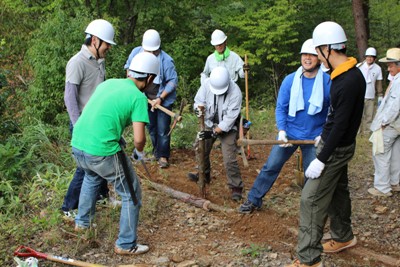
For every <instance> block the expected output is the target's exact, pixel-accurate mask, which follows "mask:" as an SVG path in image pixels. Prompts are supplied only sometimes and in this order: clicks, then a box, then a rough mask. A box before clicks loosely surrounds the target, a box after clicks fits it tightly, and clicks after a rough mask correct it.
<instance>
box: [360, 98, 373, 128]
mask: <svg viewBox="0 0 400 267" xmlns="http://www.w3.org/2000/svg"><path fill="white" fill-rule="evenodd" d="M374 111H375V99H368V98H365V100H364V112H363V116H362V121H361V133H362V134H363V133H370V131H371V130H370V129H369V128H370V127H371V123H372V120H373V119H374Z"/></svg>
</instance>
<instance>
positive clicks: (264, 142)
mask: <svg viewBox="0 0 400 267" xmlns="http://www.w3.org/2000/svg"><path fill="white" fill-rule="evenodd" d="M237 143H238V145H240V146H246V145H250V146H251V145H281V144H293V145H314V144H315V141H314V140H288V141H287V143H286V142H284V141H282V140H251V139H250V140H248V139H242V138H241V139H239V140H238V141H237Z"/></svg>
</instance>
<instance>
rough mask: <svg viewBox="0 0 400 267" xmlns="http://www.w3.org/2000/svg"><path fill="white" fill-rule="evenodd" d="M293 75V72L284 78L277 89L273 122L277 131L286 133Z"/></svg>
mask: <svg viewBox="0 0 400 267" xmlns="http://www.w3.org/2000/svg"><path fill="white" fill-rule="evenodd" d="M294 74H295V72H294V73H292V74H289V75H288V76H286V77H285V79H284V80H283V82H282V84H281V87H280V88H279V93H278V99H277V102H276V108H275V120H276V126H277V127H278V130H284V131H286V122H287V117H288V113H289V100H290V89H291V87H292V83H293V78H294Z"/></svg>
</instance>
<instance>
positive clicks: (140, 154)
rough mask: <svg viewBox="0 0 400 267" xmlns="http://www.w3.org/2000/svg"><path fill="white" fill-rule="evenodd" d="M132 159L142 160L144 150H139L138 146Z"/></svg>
mask: <svg viewBox="0 0 400 267" xmlns="http://www.w3.org/2000/svg"><path fill="white" fill-rule="evenodd" d="M131 157H132V159H134V160H142V159H143V158H144V151H139V150H137V149H136V148H135V149H134V150H133V153H132V156H131Z"/></svg>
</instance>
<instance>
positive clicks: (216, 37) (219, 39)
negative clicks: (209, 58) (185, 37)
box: [211, 30, 228, 45]
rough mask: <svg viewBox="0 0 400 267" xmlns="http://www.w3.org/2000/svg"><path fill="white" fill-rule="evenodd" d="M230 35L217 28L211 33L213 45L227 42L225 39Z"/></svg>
mask: <svg viewBox="0 0 400 267" xmlns="http://www.w3.org/2000/svg"><path fill="white" fill-rule="evenodd" d="M227 38H228V37H227V36H226V35H225V33H224V32H223V31H221V30H215V31H214V32H213V33H212V34H211V44H212V45H220V44H222V43H223V42H225V40H226V39H227Z"/></svg>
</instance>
